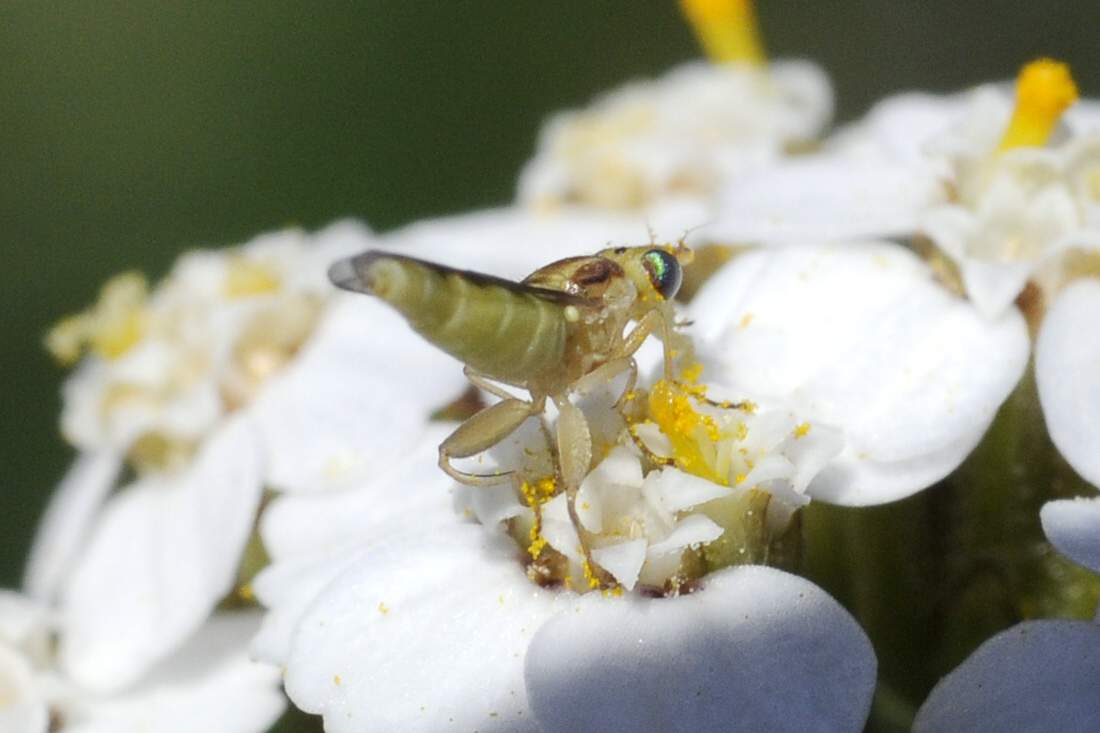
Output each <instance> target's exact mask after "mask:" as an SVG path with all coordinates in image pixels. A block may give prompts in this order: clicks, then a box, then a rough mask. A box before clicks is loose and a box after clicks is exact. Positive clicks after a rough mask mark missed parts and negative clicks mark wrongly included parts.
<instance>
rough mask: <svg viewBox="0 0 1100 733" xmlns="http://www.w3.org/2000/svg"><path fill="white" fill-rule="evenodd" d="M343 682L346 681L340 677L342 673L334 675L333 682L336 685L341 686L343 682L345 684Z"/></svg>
mask: <svg viewBox="0 0 1100 733" xmlns="http://www.w3.org/2000/svg"><path fill="white" fill-rule="evenodd" d="M343 682H344V680H343V679H342V678H341V677H340V675H338V674H334V675H332V683H333V684H334V685H336V686H337V687H339V686H340V685H341V684H343Z"/></svg>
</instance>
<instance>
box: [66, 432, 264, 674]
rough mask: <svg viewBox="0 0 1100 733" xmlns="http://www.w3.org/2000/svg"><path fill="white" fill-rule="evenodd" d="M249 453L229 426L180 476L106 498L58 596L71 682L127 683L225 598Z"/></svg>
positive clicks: (250, 446) (251, 436) (249, 446)
mask: <svg viewBox="0 0 1100 733" xmlns="http://www.w3.org/2000/svg"><path fill="white" fill-rule="evenodd" d="M258 454H259V448H258V445H257V443H256V435H255V429H254V427H253V426H252V425H251V424H250V423H249V422H247V421H245V420H243V419H240V418H238V419H234V420H231V421H230V422H228V423H227V424H226V425H225V426H224V427H223V428H221V429H220V430H219V431H218V432H217V433H216V434H215V435H214V436H212V437H211V439H210V440H209V441H208V442H207V444H206V446H205V447H204V448H203V449H202V450H201V452H200V453H199V455H198V456H197V457H196V459H195V462H194V463H193V465H192V467H191V468H189V469H188V470H187V471H186V472H185V473H183V474H180V475H178V476H176V477H173V478H160V479H156V478H148V479H144V480H142V481H139V482H138V483H136V484H135V485H133V486H132V487H130V488H129V489H126V490H124V491H123V492H121V493H120V494H119V495H118V496H117V497H115V498H114V499H112V501H111V502H110V504H109V505H108V506H107V508H106V509H105V510H104V512H103V516H102V518H101V519H100V521H99V524H98V526H97V527H96V528H95V531H94V534H93V536H92V538H91V540H90V542H89V543H88V546H87V548H86V550H85V552H84V555H83V557H82V558H81V559H80V561H79V563H78V565H77V566H76V567H75V569H74V571H73V574H72V578H71V583H70V584H69V585H68V586H67V587H66V588H65V589H64V593H63V596H62V613H63V627H64V628H63V633H62V636H61V647H60V654H61V661H62V664H63V666H64V667H65V669H66V671H67V672H68V673H69V674H70V675H71V676H72V677H73V678H74V679H75V680H77V681H78V682H79V683H81V684H83V685H85V686H87V687H89V688H90V689H93V690H104V691H106V690H111V689H118V688H120V687H122V686H125V685H127V684H129V683H131V682H133V681H134V680H135V679H137V678H138V677H139V676H140V675H141V673H142V672H143V671H144V670H145V669H147V668H148V667H149V665H151V664H153V663H154V662H156V661H157V660H159V659H161V658H163V657H164V656H165V655H166V654H168V653H170V652H171V651H172V650H173V649H175V648H176V647H177V646H178V645H179V644H180V642H182V641H183V639H185V638H186V637H187V636H188V635H190V634H191V633H192V632H194V631H195V630H196V629H197V628H198V627H199V626H200V625H201V624H202V622H203V619H204V618H205V617H206V616H207V614H209V613H210V611H211V610H212V609H213V608H214V606H215V605H216V604H217V602H218V601H219V600H220V599H221V597H222V596H223V595H225V593H226V592H228V591H229V589H230V587H231V586H232V584H233V580H234V578H235V576H236V571H237V565H238V561H239V559H240V553H241V550H242V549H243V547H244V544H245V542H246V541H247V539H248V535H249V532H250V531H251V529H252V524H253V522H254V520H255V516H256V510H257V505H258V503H259V499H260V491H261V481H260V464H259V455H258Z"/></svg>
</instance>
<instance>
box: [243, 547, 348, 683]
mask: <svg viewBox="0 0 1100 733" xmlns="http://www.w3.org/2000/svg"><path fill="white" fill-rule="evenodd" d="M366 557H367V554H366V553H365V552H364V551H363V549H362V547H361V546H356V547H333V548H329V549H326V550H322V551H319V552H317V553H314V554H312V555H300V556H295V557H290V558H286V559H283V560H278V561H276V562H273V563H272V564H271V565H269V566H267V567H266V568H264V569H263V571H262V572H261V573H260V574H259V575H257V576H256V578H255V579H254V580H253V582H252V589H253V591H254V592H255V593H256V598H257V599H258V600H259V601H260V603H262V604H263V606H264V607H265V608H266V609H267V613H265V614H264V616H263V623H262V625H261V626H260V631H259V633H257V634H256V637H255V638H254V639H253V640H252V646H251V649H252V654H253V656H254V657H255V658H256V659H257V660H259V661H261V662H267V663H269V664H275V665H278V666H280V667H282V666H285V665H286V662H287V659H288V658H289V657H290V651H291V643H292V641H293V638H294V631H295V629H297V627H298V623H299V622H300V621H301V618H302V615H303V614H305V612H306V610H307V609H308V608H309V605H310V604H311V603H312V602H313V600H314V599H315V598H316V597H317V596H318V595H320V593H321V591H322V590H323V589H324V588H325V586H327V585H328V584H329V583H331V582H332V580H333V579H334V578H336V577H337V576H339V575H340V574H341V573H342V572H344V571H345V570H347V569H348V568H351V567H355V565H356V564H357V563H360V562H363V561H364V559H365V558H366Z"/></svg>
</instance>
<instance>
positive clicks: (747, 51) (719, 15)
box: [680, 0, 767, 66]
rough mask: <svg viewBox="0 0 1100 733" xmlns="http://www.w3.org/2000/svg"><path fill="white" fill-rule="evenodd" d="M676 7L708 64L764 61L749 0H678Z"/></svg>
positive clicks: (762, 62)
mask: <svg viewBox="0 0 1100 733" xmlns="http://www.w3.org/2000/svg"><path fill="white" fill-rule="evenodd" d="M680 7H681V8H682V9H683V11H684V15H685V16H687V19H688V21H689V22H690V23H691V26H692V28H694V29H695V35H696V36H697V37H698V39H699V44H700V45H701V46H702V47H703V50H704V51H706V54H707V56H709V57H710V60H711V61H713V62H715V63H726V62H731V61H732V62H740V63H745V64H753V65H757V66H759V65H763V64H764V62H765V61H767V57H766V56H765V55H764V46H763V44H762V43H761V42H760V31H759V28H758V26H757V24H756V12H755V11H754V9H753V5H752V0H680Z"/></svg>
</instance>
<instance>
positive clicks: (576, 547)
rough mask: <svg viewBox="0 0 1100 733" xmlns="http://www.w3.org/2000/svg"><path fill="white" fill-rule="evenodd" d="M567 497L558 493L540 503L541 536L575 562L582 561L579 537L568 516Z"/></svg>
mask: <svg viewBox="0 0 1100 733" xmlns="http://www.w3.org/2000/svg"><path fill="white" fill-rule="evenodd" d="M568 501H569V500H568V498H567V497H566V495H565V494H558V495H557V496H555V497H554V498H553V499H551V500H550V501H548V502H546V503H545V504H543V505H542V536H543V537H545V538H546V541H547V543H549V545H550V546H551V547H553V548H554V549H555V550H557V551H558V552H560V553H561V554H563V555H565V556H566V557H568V558H569V559H570V560H572V561H573V562H576V563H581V562H584V556H583V554H582V553H581V538H580V537H579V536H578V535H577V528H576V526H575V525H574V524H573V520H572V519H570V517H569V504H568Z"/></svg>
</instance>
